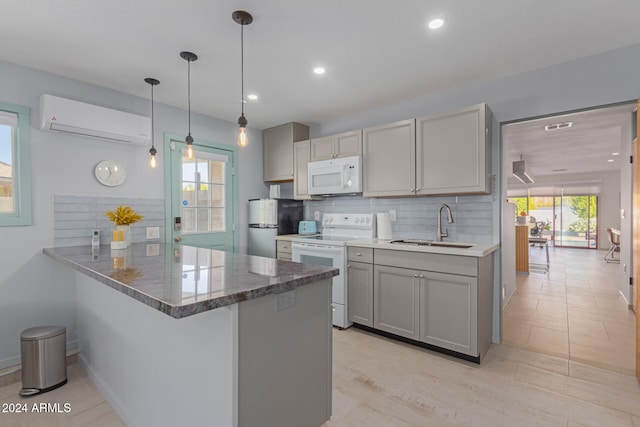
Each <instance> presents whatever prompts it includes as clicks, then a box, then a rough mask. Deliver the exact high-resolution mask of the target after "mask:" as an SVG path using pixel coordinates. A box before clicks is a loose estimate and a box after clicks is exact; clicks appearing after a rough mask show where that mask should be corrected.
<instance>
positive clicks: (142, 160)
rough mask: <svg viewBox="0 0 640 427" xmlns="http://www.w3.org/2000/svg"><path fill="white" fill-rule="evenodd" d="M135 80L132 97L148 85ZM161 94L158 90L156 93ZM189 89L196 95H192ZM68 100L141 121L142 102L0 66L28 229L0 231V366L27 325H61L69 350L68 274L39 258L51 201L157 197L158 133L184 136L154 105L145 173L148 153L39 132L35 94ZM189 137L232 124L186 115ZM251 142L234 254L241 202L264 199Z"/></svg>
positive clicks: (228, 130) (145, 106) (163, 108)
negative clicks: (153, 158) (17, 135)
mask: <svg viewBox="0 0 640 427" xmlns="http://www.w3.org/2000/svg"><path fill="white" fill-rule="evenodd" d="M144 77H146V76H140V82H139V83H140V96H142V97H146V96H148V94H149V86H148V85H147V84H146V83H144V81H143V78H144ZM155 90H156V93H157V91H160V90H162V84H160V85H159V86H157V87H156V89H155ZM196 90H197V89H196ZM43 93H47V94H51V95H56V96H61V97H66V98H71V99H75V100H78V101H82V102H88V103H92V104H96V105H101V106H104V107H108V108H115V109H119V110H123V111H127V112H130V113H134V114H140V115H147V116H148V115H149V114H150V103H149V100H148V99H145V98H140V97H136V96H131V95H126V94H123V93H119V92H115V91H112V90H108V89H105V88H101V87H97V86H93V85H89V84H86V83H83V82H79V81H76V80H71V79H67V78H63V77H60V76H56V75H53V74H48V73H44V72H39V71H35V70H32V69H28V68H24V67H19V66H16V65H12V64H7V63H2V62H0V101H2V102H8V103H12V104H19V105H24V106H28V107H30V108H31V159H32V161H31V162H32V164H31V171H32V174H31V179H32V206H33V225H32V226H28V227H0V242H2V256H0V325H1V326H0V368H3V367H6V366H11V365H14V364H17V363H19V357H20V333H21V332H22V331H23V330H24V329H26V328H28V327H31V326H36V325H46V324H60V325H64V326H66V327H67V338H68V341H69V342H70V344H71V345H73V342H74V340H75V336H76V332H75V331H76V325H75V302H74V287H73V283H74V279H73V278H74V275H73V272H72V271H71V269H69V268H67V267H63V266H62V265H60V264H59V263H56V262H54V261H53V260H51V259H50V258H48V257H46V256H44V255H42V253H41V252H42V248H45V247H51V246H53V229H54V227H53V196H54V195H78V196H82V195H91V196H104V197H131V198H136V197H137V198H163V197H164V188H163V178H162V177H163V173H164V171H163V168H162V164H163V163H162V156H163V155H164V153H163V152H162V146H163V143H162V140H163V133H164V132H169V133H173V134H178V135H182V134H185V132H186V130H187V112H186V111H185V110H182V109H178V108H174V107H170V106H167V105H163V104H156V106H155V136H156V147H157V148H158V150H159V153H158V156H159V167H158V168H157V169H155V170H153V169H151V168H149V167H148V148H149V147H137V148H132V147H129V146H126V145H121V144H117V143H110V142H104V141H100V140H95V139H90V138H83V137H79V136H73V135H67V134H57V133H53V132H44V131H41V130H40V129H39V125H38V121H39V107H38V105H39V97H40V95H41V94H43ZM191 127H192V132H191V133H192V135H193V136H194V137H195V138H196V139H198V140H200V139H203V140H209V141H213V142H217V143H222V144H224V143H226V144H235V141H236V134H237V125H236V124H235V123H231V122H226V121H222V120H218V119H215V118H211V117H206V116H203V115H199V114H192V123H191ZM249 138H250V141H251V142H252V143H251V144H250V146H249V147H248V149H246V150H245V149H243V150H238V151H239V161H238V169H239V170H238V186H239V195H238V200H239V203H238V208H239V218H238V220H239V221H238V222H239V224H240V226H239V227H238V230H239V233H240V234H239V242H240V245H239V246H240V251H241V252H246V240H247V235H246V223H247V218H246V215H247V211H246V200H247V199H249V198H253V197H265V196H267V195H268V189H267V187H266V186H265V185H264V183H263V182H262V144H261V141H262V133H261V132H260V131H257V130H254V129H249ZM104 159H112V160H116V161H120V162H122V163H123V164H124V166H125V167H126V168H127V170H128V178H127V181H126V182H125V183H124V184H123V185H122V186H120V187H115V188H110V187H104V186H102V185H100V184H99V183H98V182H97V181H96V180H95V178H94V177H93V168H94V166H95V165H96V163H98V161H100V160H104Z"/></svg>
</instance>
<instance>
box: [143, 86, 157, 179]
mask: <svg viewBox="0 0 640 427" xmlns="http://www.w3.org/2000/svg"><path fill="white" fill-rule="evenodd" d="M144 81H145V82H147V83H149V85H150V86H151V149H149V154H150V155H151V157H150V158H149V166H151V168H152V169H155V168H156V167H157V166H158V160H157V159H156V154H157V153H158V150H156V147H155V145H154V143H153V133H154V132H153V129H154V124H153V87H154V86H156V85H159V84H160V80H156V79H154V78H151V77H147V78H146V79H144Z"/></svg>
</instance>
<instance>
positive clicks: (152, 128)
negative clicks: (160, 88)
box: [151, 85, 156, 151]
mask: <svg viewBox="0 0 640 427" xmlns="http://www.w3.org/2000/svg"><path fill="white" fill-rule="evenodd" d="M153 86H154V85H151V150H153V151H156V147H155V145H154V143H153V134H154V131H153V130H154V129H155V125H154V124H153V116H154V115H153Z"/></svg>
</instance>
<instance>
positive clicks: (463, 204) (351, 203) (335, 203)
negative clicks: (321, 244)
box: [304, 195, 493, 243]
mask: <svg viewBox="0 0 640 427" xmlns="http://www.w3.org/2000/svg"><path fill="white" fill-rule="evenodd" d="M492 202H493V196H491V195H486V196H452V197H414V198H408V197H407V198H385V199H376V198H364V197H359V196H339V197H330V198H326V199H324V200H313V201H305V204H304V216H305V219H307V220H313V217H314V212H316V211H319V212H320V217H321V218H322V214H324V213H379V212H389V211H390V210H392V209H393V210H395V211H396V221H395V222H392V223H391V231H392V233H393V238H394V239H426V240H435V238H436V229H437V224H438V222H437V221H438V219H437V218H438V209H439V208H440V205H442V204H443V203H446V204H447V205H449V207H450V208H451V212H452V213H453V220H454V223H453V224H449V223H447V216H446V213H445V212H443V213H442V228H443V230H444V229H445V228H446V229H448V230H449V237H447V238H445V240H449V241H458V242H470V243H491V242H492V240H493V239H492V234H493V230H492V220H491V215H492ZM321 226H322V224H321V223H320V222H319V221H318V227H319V228H321Z"/></svg>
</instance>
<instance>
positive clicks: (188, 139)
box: [180, 51, 198, 160]
mask: <svg viewBox="0 0 640 427" xmlns="http://www.w3.org/2000/svg"><path fill="white" fill-rule="evenodd" d="M180 57H181V58H182V59H184V60H185V61H187V103H188V108H189V134H188V135H187V137H186V138H185V139H184V140H185V141H186V142H187V153H186V157H187V159H189V160H191V159H193V137H192V136H191V63H192V62H193V61H196V60H197V59H198V55H196V54H195V53H192V52H187V51H183V52H180Z"/></svg>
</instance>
